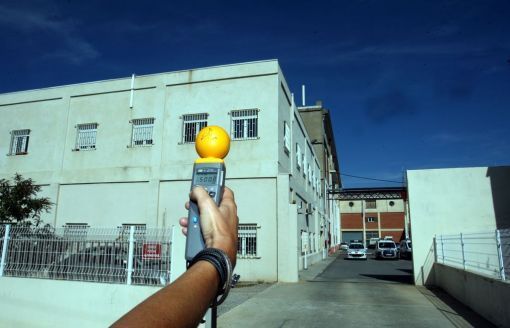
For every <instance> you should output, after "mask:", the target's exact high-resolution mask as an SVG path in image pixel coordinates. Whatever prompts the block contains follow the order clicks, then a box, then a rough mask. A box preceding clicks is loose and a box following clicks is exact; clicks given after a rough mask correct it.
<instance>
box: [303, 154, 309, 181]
mask: <svg viewBox="0 0 510 328" xmlns="http://www.w3.org/2000/svg"><path fill="white" fill-rule="evenodd" d="M307 174H308V161H307V160H306V156H305V155H304V154H303V176H304V177H306V175H307Z"/></svg>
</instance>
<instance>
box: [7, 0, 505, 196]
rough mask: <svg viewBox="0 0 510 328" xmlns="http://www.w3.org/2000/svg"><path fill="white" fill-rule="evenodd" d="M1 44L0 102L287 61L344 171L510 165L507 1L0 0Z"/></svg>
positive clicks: (391, 175)
mask: <svg viewBox="0 0 510 328" xmlns="http://www.w3.org/2000/svg"><path fill="white" fill-rule="evenodd" d="M0 45H1V49H0V50H1V51H0V63H1V68H2V69H1V74H0V93H3V92H10V91H19V90H26V89H33V88H41V87H48V86H55V85H63V84H69V83H77V82H87V81H95V80H102V79H110V78H117V77H127V76H130V75H131V73H136V74H138V75H141V74H148V73H159V72H165V71H173V70H182V69H188V68H198V67H204V66H212V65H221V64H230V63H238V62H246V61H254V60H262V59H272V58H277V59H279V60H280V64H281V66H282V69H283V71H284V74H285V76H286V78H287V81H288V82H289V84H290V87H291V89H292V91H293V92H295V93H296V99H297V101H298V103H300V102H301V100H300V86H301V84H306V86H307V98H306V99H307V103H308V104H313V103H314V102H315V100H317V99H321V100H323V103H324V105H325V106H326V107H327V108H329V109H330V110H331V115H332V119H333V124H334V129H335V137H336V144H337V150H338V154H339V156H340V167H341V171H342V172H343V173H346V174H351V175H359V176H367V177H373V178H379V179H386V180H397V181H401V180H402V171H403V170H405V169H419V168H441V167H461V166H483V165H508V164H510V143H509V141H510V137H509V133H510V2H509V1H490V0H485V1H482V0H481V1H468V0H459V1H453V0H452V1H414V0H413V1H409V0H403V1H389V0H388V1H354V0H349V1H347V0H346V1H307V2H303V3H302V4H300V3H299V2H298V1H293V2H284V1H270V2H263V1H250V2H249V3H247V2H245V1H186V3H176V2H172V1H136V2H135V1H71V0H68V1H50V0H44V1H9V2H7V1H1V2H0ZM343 184H344V187H362V186H376V185H378V186H380V185H387V186H390V185H391V186H397V184H391V183H384V182H373V181H369V180H360V179H355V178H350V177H347V176H344V177H343Z"/></svg>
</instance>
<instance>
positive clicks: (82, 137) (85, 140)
mask: <svg viewBox="0 0 510 328" xmlns="http://www.w3.org/2000/svg"><path fill="white" fill-rule="evenodd" d="M97 125H98V124H97V123H86V124H78V125H77V126H76V128H77V129H78V131H77V132H78V133H77V134H76V146H75V148H74V149H75V150H95V149H96V135H97Z"/></svg>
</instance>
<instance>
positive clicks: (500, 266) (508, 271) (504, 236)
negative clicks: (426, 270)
mask: <svg viewBox="0 0 510 328" xmlns="http://www.w3.org/2000/svg"><path fill="white" fill-rule="evenodd" d="M435 249H436V262H438V263H442V264H445V265H448V266H452V267H456V268H461V269H463V270H466V271H471V272H475V273H479V274H483V275H487V276H491V277H494V278H497V279H501V280H503V281H505V280H507V279H509V278H510V229H504V230H495V231H490V232H480V233H459V234H455V235H438V236H436V237H435Z"/></svg>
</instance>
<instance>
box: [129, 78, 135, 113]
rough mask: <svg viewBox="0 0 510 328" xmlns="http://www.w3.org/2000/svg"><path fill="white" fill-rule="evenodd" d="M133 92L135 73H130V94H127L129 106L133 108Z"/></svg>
mask: <svg viewBox="0 0 510 328" xmlns="http://www.w3.org/2000/svg"><path fill="white" fill-rule="evenodd" d="M134 93H135V73H133V74H132V75H131V95H130V96H129V108H131V109H133V97H134Z"/></svg>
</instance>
